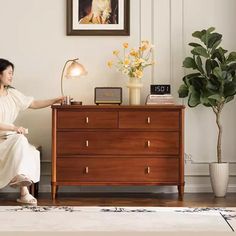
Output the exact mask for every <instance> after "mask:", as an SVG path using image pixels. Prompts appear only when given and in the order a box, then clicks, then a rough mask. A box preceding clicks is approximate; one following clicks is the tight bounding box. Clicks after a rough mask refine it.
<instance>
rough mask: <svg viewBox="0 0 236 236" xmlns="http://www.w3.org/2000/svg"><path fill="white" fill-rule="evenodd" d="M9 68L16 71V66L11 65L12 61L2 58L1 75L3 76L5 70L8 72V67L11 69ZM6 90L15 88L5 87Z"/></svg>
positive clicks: (0, 63)
mask: <svg viewBox="0 0 236 236" xmlns="http://www.w3.org/2000/svg"><path fill="white" fill-rule="evenodd" d="M9 66H11V67H12V69H13V70H14V64H13V63H11V62H10V61H8V60H6V59H3V58H0V74H2V72H3V71H4V70H6V69H7V67H9ZM5 88H14V87H12V86H10V85H8V86H5Z"/></svg>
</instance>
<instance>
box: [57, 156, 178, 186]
mask: <svg viewBox="0 0 236 236" xmlns="http://www.w3.org/2000/svg"><path fill="white" fill-rule="evenodd" d="M178 173H179V159H177V158H166V157H159V158H144V157H143V158H135V157H128V156H127V157H110V158H102V159H101V158H97V157H78V158H72V157H68V158H58V159H57V180H58V181H66V182H67V181H68V182H94V183H95V185H96V183H99V182H106V183H110V182H126V183H127V182H136V183H138V182H157V183H159V182H162V183H163V182H166V183H168V182H177V181H178V180H179V174H178Z"/></svg>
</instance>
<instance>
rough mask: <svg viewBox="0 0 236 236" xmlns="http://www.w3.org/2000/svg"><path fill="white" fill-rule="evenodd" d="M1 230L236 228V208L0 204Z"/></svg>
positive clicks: (196, 229) (227, 229) (206, 229)
mask: <svg viewBox="0 0 236 236" xmlns="http://www.w3.org/2000/svg"><path fill="white" fill-rule="evenodd" d="M0 225H1V227H0V234H1V232H12V231H37V232H41V231H52V232H55V231H56V232H58V231H68V232H71V231H76V232H77V231H78V232H79V231H89V232H99V231H108V232H111V231H114V232H116V231H124V232H129V231H130V232H131V231H132V232H136V231H140V232H153V231H154V232H163V231H171V232H172V231H195V232H196V231H198V232H199V231H211V232H215V231H217V232H234V231H235V230H236V208H181V207H180V208H172V207H68V206H61V207H55V206H45V207H44V206H39V207H32V206H31V207H26V206H25V207H21V206H0Z"/></svg>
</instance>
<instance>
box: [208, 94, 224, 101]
mask: <svg viewBox="0 0 236 236" xmlns="http://www.w3.org/2000/svg"><path fill="white" fill-rule="evenodd" d="M208 98H209V99H214V100H216V101H217V102H221V101H222V97H221V96H220V95H219V94H214V95H211V96H209V97H208Z"/></svg>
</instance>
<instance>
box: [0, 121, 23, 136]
mask: <svg viewBox="0 0 236 236" xmlns="http://www.w3.org/2000/svg"><path fill="white" fill-rule="evenodd" d="M0 130H1V131H15V132H17V133H19V134H25V133H27V132H26V130H27V129H25V128H24V127H22V126H20V127H17V126H15V125H13V124H4V123H0Z"/></svg>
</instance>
